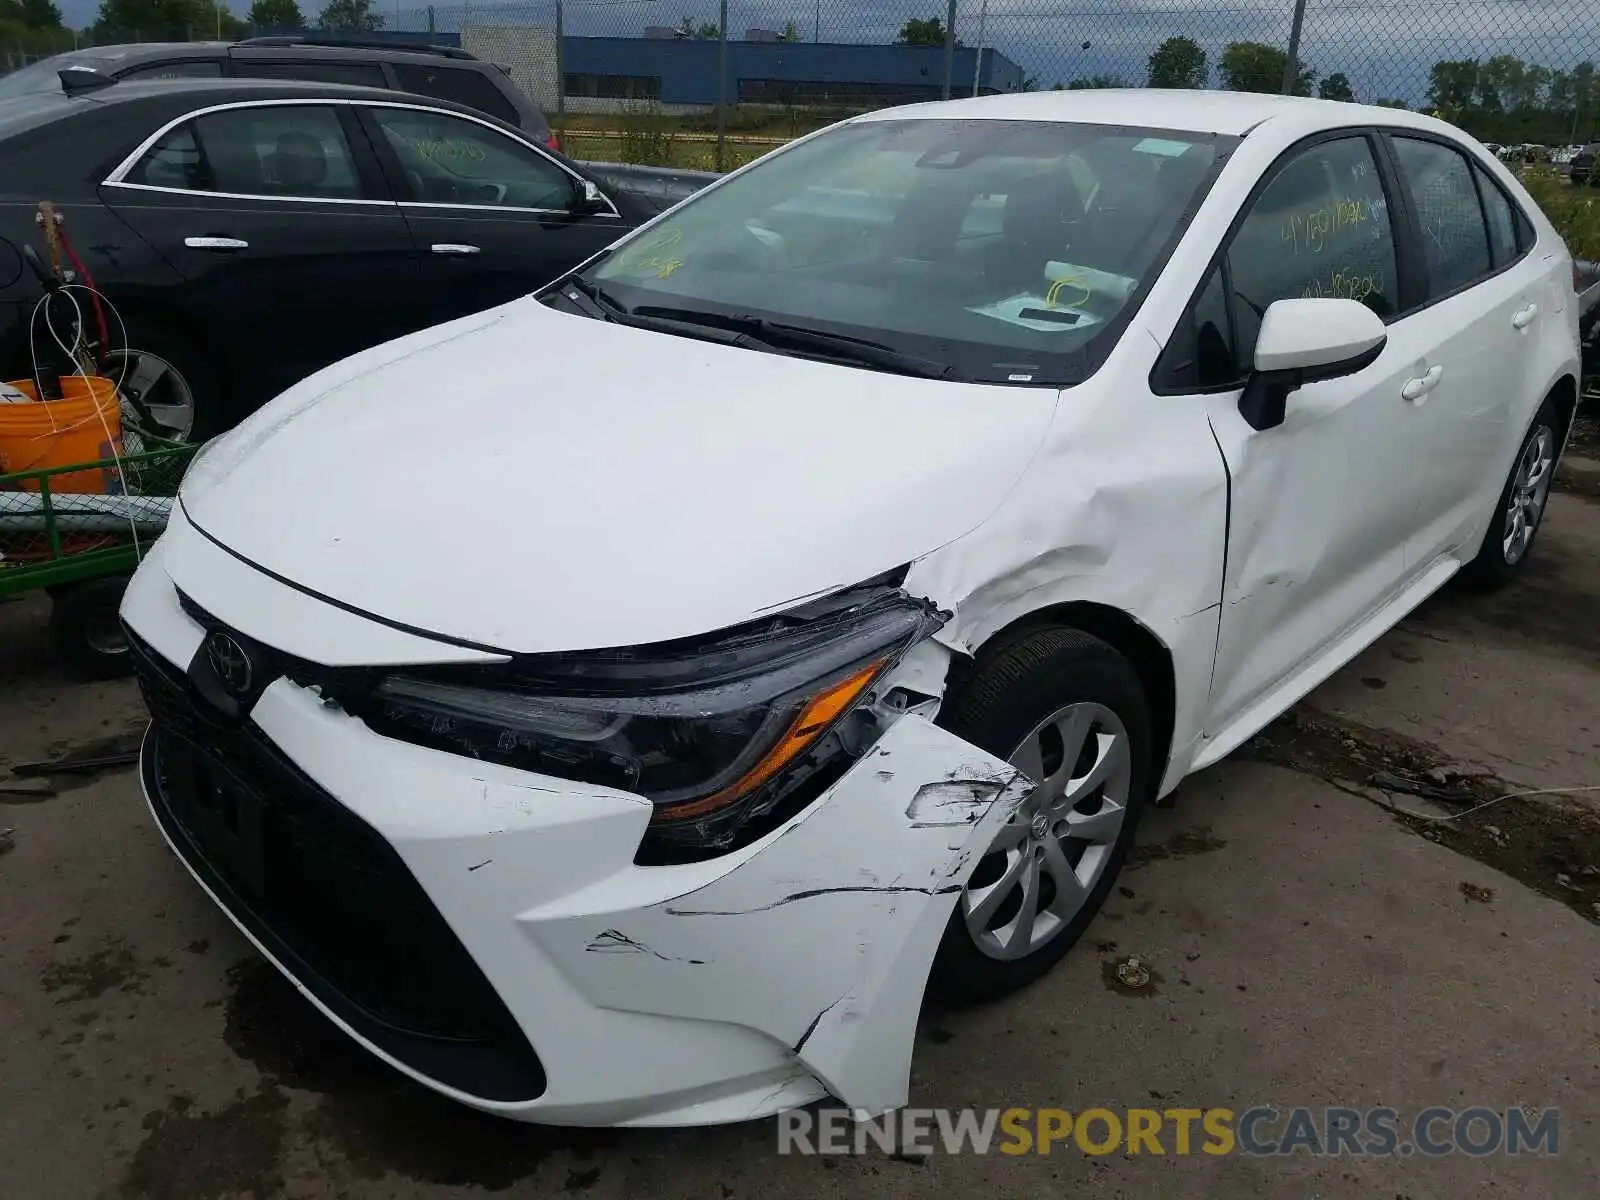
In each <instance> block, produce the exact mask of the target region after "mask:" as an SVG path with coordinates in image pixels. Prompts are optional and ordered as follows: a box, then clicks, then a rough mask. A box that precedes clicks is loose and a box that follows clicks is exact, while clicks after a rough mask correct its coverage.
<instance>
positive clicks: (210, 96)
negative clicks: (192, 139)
mask: <svg viewBox="0 0 1600 1200" xmlns="http://www.w3.org/2000/svg"><path fill="white" fill-rule="evenodd" d="M166 96H172V97H184V98H187V99H190V100H192V101H194V103H195V104H196V105H197V106H200V107H204V106H206V105H220V104H229V103H244V102H249V101H252V100H369V101H373V102H375V103H379V104H415V105H420V106H423V107H425V108H434V109H441V110H443V111H445V112H453V113H459V114H461V115H462V116H464V117H471V118H473V119H474V120H477V121H483V122H486V123H487V124H490V125H493V126H495V127H496V128H499V129H503V130H505V131H507V132H508V133H513V134H515V135H517V136H518V137H527V136H528V134H527V131H526V130H524V129H520V128H518V127H517V126H516V125H513V124H511V123H509V122H507V121H503V120H501V119H500V118H498V117H496V116H494V115H493V114H492V113H485V112H482V111H480V110H478V109H476V108H473V107H472V106H471V105H467V104H457V103H456V102H455V101H453V100H441V99H439V98H438V97H436V96H421V95H417V94H416V93H414V92H401V91H395V90H393V89H390V88H377V87H362V86H360V85H359V84H353V83H316V82H311V81H307V80H303V79H124V80H118V81H115V82H113V83H110V84H107V85H106V86H105V87H100V88H95V89H94V90H93V91H88V92H81V93H79V94H77V95H73V96H63V95H61V94H60V93H42V94H39V95H36V96H28V97H17V98H15V99H13V100H8V101H6V102H5V103H4V104H0V137H3V136H5V135H6V134H12V133H21V132H22V131H23V130H24V129H28V128H33V127H36V126H39V125H44V124H48V123H49V122H51V121H54V120H56V119H58V118H59V117H66V116H70V115H71V114H72V113H74V112H83V111H85V110H86V109H87V108H89V107H90V106H94V107H103V106H116V105H120V104H130V103H134V102H136V101H140V100H151V99H159V98H161V97H166ZM24 105H26V111H27V114H28V117H29V118H30V119H26V120H25V119H23V112H22V111H21V106H24ZM14 106H15V107H14ZM13 117H15V118H16V120H15V121H14V122H13V120H12V118H13Z"/></svg>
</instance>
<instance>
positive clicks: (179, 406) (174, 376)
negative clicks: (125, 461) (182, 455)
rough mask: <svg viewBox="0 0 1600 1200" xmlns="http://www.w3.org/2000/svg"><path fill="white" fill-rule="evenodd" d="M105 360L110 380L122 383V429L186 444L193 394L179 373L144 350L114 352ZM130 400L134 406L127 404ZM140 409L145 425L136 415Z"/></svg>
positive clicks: (192, 418) (189, 428) (192, 420)
mask: <svg viewBox="0 0 1600 1200" xmlns="http://www.w3.org/2000/svg"><path fill="white" fill-rule="evenodd" d="M107 360H108V369H109V370H110V371H111V377H112V378H113V379H116V378H117V377H118V376H120V377H121V380H122V382H121V387H120V391H121V392H122V394H123V396H124V397H125V399H124V403H123V407H122V420H123V425H124V427H131V428H133V429H136V430H144V431H145V432H147V433H152V434H155V435H157V436H159V437H164V438H171V439H173V440H174V441H186V440H188V437H189V434H190V432H191V431H192V430H193V429H194V392H193V391H192V390H191V389H190V387H189V381H188V380H187V379H185V378H184V377H183V372H181V371H179V370H178V368H177V367H175V366H173V365H172V364H171V363H170V362H168V361H167V360H166V359H164V358H162V357H161V356H160V355H159V354H152V353H151V352H150V351H148V350H117V351H113V352H112V353H111V354H109V355H107ZM130 398H131V400H133V401H136V402H137V404H133V403H129V402H128V399H130ZM140 406H142V407H143V409H144V411H145V412H147V413H149V415H150V420H149V421H146V420H145V419H144V417H143V415H142V414H141V413H140V412H139V407H140ZM151 422H153V423H154V427H153V428H152V426H151Z"/></svg>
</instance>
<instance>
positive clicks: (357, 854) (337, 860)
mask: <svg viewBox="0 0 1600 1200" xmlns="http://www.w3.org/2000/svg"><path fill="white" fill-rule="evenodd" d="M128 643H129V645H130V647H131V648H132V652H133V653H132V657H133V660H134V663H135V666H136V668H137V673H138V678H139V685H140V689H141V690H142V691H143V693H144V697H145V703H146V705H147V706H148V707H149V709H150V713H151V717H152V721H153V724H152V729H151V733H150V737H149V740H148V741H147V742H146V745H145V752H144V754H143V756H142V761H141V770H142V772H143V775H144V783H145V787H146V790H147V791H148V792H149V794H150V798H151V801H152V804H153V807H154V808H155V811H156V815H157V817H158V818H159V820H160V821H161V824H162V826H163V828H164V829H165V830H166V832H167V833H168V835H169V836H170V837H171V838H172V841H173V843H174V845H176V846H177V847H178V851H179V853H180V854H181V855H182V856H183V858H184V859H185V861H187V862H188V863H189V865H190V866H191V867H193V868H194V870H195V871H196V872H197V873H198V874H199V875H200V876H201V878H202V879H204V880H205V881H206V883H207V885H208V886H209V887H210V888H211V889H212V890H213V891H214V892H215V893H216V894H217V896H218V898H219V899H220V900H221V901H222V903H223V905H224V907H226V908H227V909H228V910H229V912H230V913H232V914H233V916H234V917H235V918H237V919H238V920H239V921H240V923H241V924H243V925H244V926H245V927H246V928H247V929H249V930H250V932H251V933H252V934H253V935H254V936H255V937H256V938H258V939H259V940H260V941H261V943H262V944H263V945H264V946H266V947H267V948H268V950H269V951H270V952H271V953H272V954H273V956H274V957H275V958H277V959H278V961H279V962H281V963H283V964H284V966H285V967H286V968H287V969H288V970H289V971H290V972H291V973H292V974H293V975H294V976H295V977H296V978H297V979H298V980H299V981H300V982H301V983H302V984H303V985H304V986H306V987H307V988H308V989H309V990H310V991H311V992H312V993H313V994H314V995H316V997H317V998H318V999H319V1000H320V1001H322V1002H323V1003H324V1004H326V1005H327V1006H328V1008H329V1009H330V1010H332V1011H333V1012H335V1013H336V1014H338V1016H339V1017H340V1019H341V1020H343V1021H345V1022H346V1023H347V1024H349V1025H350V1026H351V1027H352V1028H353V1029H355V1030H356V1032H357V1033H359V1034H360V1035H361V1036H362V1037H364V1038H366V1039H367V1040H369V1041H370V1042H372V1043H373V1044H374V1045H376V1046H378V1047H379V1048H380V1049H382V1050H384V1051H385V1052H386V1053H389V1054H391V1055H393V1056H394V1057H395V1058H396V1059H398V1060H400V1061H401V1062H404V1063H406V1064H407V1065H408V1066H410V1067H412V1068H413V1069H415V1070H417V1071H419V1072H421V1073H422V1074H424V1075H426V1076H428V1077H429V1078H431V1079H435V1080H438V1081H439V1082H440V1083H443V1084H446V1085H448V1086H450V1087H454V1088H457V1089H459V1090H461V1091H464V1092H467V1093H469V1094H471V1095H475V1096H480V1097H483V1098H485V1099H490V1100H500V1101H513V1100H531V1099H535V1098H536V1097H538V1096H539V1095H541V1094H542V1093H543V1091H544V1087H545V1077H544V1071H543V1068H542V1066H541V1064H540V1062H539V1059H538V1056H537V1055H536V1054H535V1053H534V1051H533V1048H532V1047H531V1046H530V1045H529V1044H528V1041H527V1039H526V1038H525V1037H524V1036H523V1034H522V1032H521V1030H520V1029H519V1028H518V1026H517V1024H516V1022H515V1021H514V1020H513V1019H512V1017H511V1014H510V1012H509V1011H507V1009H506V1007H505V1005H504V1004H503V1003H502V1002H501V1000H500V998H499V996H498V995H497V994H496V993H495V991H494V989H493V987H492V986H491V985H490V984H489V981H488V980H487V979H486V978H485V977H484V975H483V972H482V971H480V970H479V969H478V966H477V964H476V963H475V962H473V960H472V957H471V956H470V955H469V954H468V953H467V951H466V948H465V947H464V946H462V944H461V942H460V940H459V939H457V938H456V936H455V934H454V932H453V931H452V930H451V929H450V927H449V925H448V924H447V923H446V922H445V920H444V917H443V916H442V915H441V914H440V912H439V911H438V909H437V908H435V907H434V905H433V904H432V902H431V901H430V900H429V899H428V897H427V894H426V893H425V892H424V891H423V890H422V888H421V886H420V885H419V884H418V883H417V881H416V879H415V878H414V877H413V876H412V874H411V872H410V871H409V870H408V869H407V868H406V866H405V864H404V863H403V862H402V861H401V859H400V857H399V856H398V855H397V854H396V853H395V851H394V849H393V847H391V846H390V845H389V843H388V842H386V841H385V840H384V839H383V838H382V837H381V836H380V835H379V834H378V833H377V832H376V831H375V830H374V829H372V828H371V827H370V826H369V825H367V824H366V823H365V822H364V821H362V820H361V819H360V818H358V817H357V816H356V815H355V814H354V813H352V812H351V811H350V810H349V809H347V808H345V807H344V806H343V805H341V804H340V803H339V802H338V801H337V800H335V799H334V798H333V797H332V796H330V795H329V794H328V793H327V792H325V791H324V790H323V789H322V788H321V787H319V786H318V785H317V784H316V783H315V781H313V780H312V779H311V778H310V777H308V776H307V775H306V774H305V773H304V772H303V771H301V770H300V769H299V768H298V767H296V766H295V765H294V764H293V763H292V762H290V761H289V760H288V759H287V758H286V757H285V756H284V755H283V754H282V752H280V751H279V750H278V749H277V748H276V747H275V746H274V745H273V744H272V743H271V742H270V741H269V740H268V739H267V738H266V737H265V736H264V735H263V734H262V733H261V732H260V730H259V729H258V728H257V727H256V726H254V725H253V724H251V723H250V722H249V721H248V720H245V721H237V722H236V721H231V720H229V719H227V718H226V717H224V716H223V715H222V714H221V713H220V712H218V711H216V710H215V709H214V708H213V707H212V706H211V705H209V704H208V702H207V701H206V700H205V699H204V698H203V697H202V696H201V694H200V693H198V692H197V691H196V689H195V688H194V687H193V686H192V685H191V684H190V682H189V679H188V677H187V676H185V675H184V674H182V673H180V672H179V671H177V670H176V669H175V668H173V667H171V666H170V665H168V664H167V663H165V662H164V661H163V660H162V659H161V658H160V657H159V656H158V655H157V654H155V652H154V651H153V650H152V649H151V648H150V647H149V646H148V645H146V644H145V643H144V642H143V641H141V640H140V639H139V637H138V636H137V635H136V634H134V633H133V632H132V631H129V632H128Z"/></svg>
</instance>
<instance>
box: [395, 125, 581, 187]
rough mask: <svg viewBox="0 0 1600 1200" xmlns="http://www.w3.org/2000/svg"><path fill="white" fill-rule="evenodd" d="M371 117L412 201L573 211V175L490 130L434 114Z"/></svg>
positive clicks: (522, 145)
mask: <svg viewBox="0 0 1600 1200" xmlns="http://www.w3.org/2000/svg"><path fill="white" fill-rule="evenodd" d="M370 111H371V113H372V116H373V119H374V120H376V121H377V123H378V128H379V129H381V130H383V133H384V137H385V139H386V140H387V141H388V143H389V145H390V146H391V147H393V148H394V152H395V155H396V156H397V157H398V158H399V159H400V169H401V171H403V172H404V174H405V179H406V185H407V186H406V191H407V193H408V197H407V198H408V199H410V200H413V201H420V202H422V203H424V204H482V205H498V206H502V207H506V208H532V209H540V210H544V211H558V212H565V211H567V210H569V209H570V208H571V206H572V197H573V187H574V183H573V179H572V176H571V175H569V174H567V172H566V171H565V170H563V169H562V168H561V167H559V166H557V165H556V163H555V161H554V160H553V159H550V158H547V157H545V156H544V155H543V154H541V153H539V152H538V151H536V150H533V149H531V148H530V147H528V146H526V145H524V144H523V143H521V142H519V141H516V140H515V139H513V138H510V137H507V136H506V135H505V134H503V133H500V132H498V131H496V130H494V129H491V128H489V127H488V126H486V125H480V124H479V123H478V122H476V121H471V120H468V119H467V118H465V117H458V116H455V115H454V114H451V113H442V112H437V111H434V110H432V109H416V108H388V107H382V106H375V107H373V108H372V109H371V110H370Z"/></svg>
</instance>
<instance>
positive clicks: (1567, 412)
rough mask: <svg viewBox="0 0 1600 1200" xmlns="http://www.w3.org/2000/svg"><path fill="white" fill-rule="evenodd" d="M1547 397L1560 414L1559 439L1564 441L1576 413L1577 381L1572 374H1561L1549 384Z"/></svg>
mask: <svg viewBox="0 0 1600 1200" xmlns="http://www.w3.org/2000/svg"><path fill="white" fill-rule="evenodd" d="M1546 397H1547V399H1549V400H1551V401H1552V402H1553V403H1554V404H1555V406H1556V411H1557V412H1559V413H1560V414H1561V439H1562V442H1563V444H1565V442H1566V437H1567V434H1568V433H1569V432H1570V431H1571V429H1572V420H1573V418H1574V417H1575V416H1577V414H1578V381H1577V379H1576V378H1575V377H1574V376H1571V375H1563V376H1561V378H1560V379H1557V380H1556V381H1555V383H1553V384H1551V386H1550V390H1549V392H1547V393H1546Z"/></svg>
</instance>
